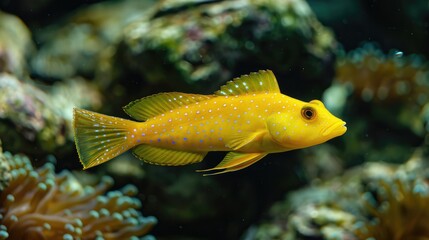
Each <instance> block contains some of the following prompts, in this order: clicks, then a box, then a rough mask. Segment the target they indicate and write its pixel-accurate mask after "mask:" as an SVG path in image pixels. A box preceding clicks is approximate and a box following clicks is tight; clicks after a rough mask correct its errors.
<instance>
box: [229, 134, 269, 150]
mask: <svg viewBox="0 0 429 240" xmlns="http://www.w3.org/2000/svg"><path fill="white" fill-rule="evenodd" d="M265 133H266V132H265V131H257V132H248V133H246V132H242V133H237V134H233V135H232V136H231V138H230V139H229V141H227V143H226V146H227V147H229V148H231V149H232V150H238V149H240V148H242V147H244V146H245V145H247V144H248V143H250V142H252V141H255V140H256V139H258V138H259V137H263V135H264V134H265Z"/></svg>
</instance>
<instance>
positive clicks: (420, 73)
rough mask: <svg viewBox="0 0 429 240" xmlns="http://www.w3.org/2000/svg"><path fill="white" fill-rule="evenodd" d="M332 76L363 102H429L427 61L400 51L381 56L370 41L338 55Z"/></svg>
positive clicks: (419, 104)
mask: <svg viewBox="0 0 429 240" xmlns="http://www.w3.org/2000/svg"><path fill="white" fill-rule="evenodd" d="M335 78H336V80H337V81H338V82H340V83H348V84H350V85H351V86H352V89H353V93H354V94H355V95H357V96H360V97H361V98H362V99H363V100H364V101H386V102H393V103H397V102H402V101H411V102H412V103H413V104H417V105H418V106H420V107H422V106H423V105H424V104H426V103H427V102H428V101H429V64H428V63H426V62H424V61H423V59H422V58H421V57H419V56H417V55H409V56H404V55H403V53H402V52H400V51H391V52H389V53H388V54H387V55H384V54H383V53H382V52H381V51H380V50H379V49H377V48H376V47H375V45H373V44H366V45H364V46H363V47H362V48H359V49H356V50H354V51H351V52H349V53H348V54H347V55H346V56H345V57H342V58H340V59H339V60H338V62H337V67H336V76H335Z"/></svg>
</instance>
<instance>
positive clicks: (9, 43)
mask: <svg viewBox="0 0 429 240" xmlns="http://www.w3.org/2000/svg"><path fill="white" fill-rule="evenodd" d="M33 49H34V46H33V42H32V40H31V33H30V31H29V30H28V28H27V27H26V26H25V24H24V23H23V22H22V21H21V20H20V19H19V18H17V17H15V16H13V15H11V14H7V13H4V12H2V11H0V72H8V73H11V74H14V75H16V76H19V77H23V76H24V75H25V74H26V68H27V66H26V58H27V57H28V55H29V54H30V53H31V51H32V50H33Z"/></svg>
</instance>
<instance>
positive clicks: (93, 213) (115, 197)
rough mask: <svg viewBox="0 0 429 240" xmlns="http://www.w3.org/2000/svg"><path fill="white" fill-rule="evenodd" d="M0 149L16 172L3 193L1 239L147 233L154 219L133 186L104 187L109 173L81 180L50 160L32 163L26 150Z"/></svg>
mask: <svg viewBox="0 0 429 240" xmlns="http://www.w3.org/2000/svg"><path fill="white" fill-rule="evenodd" d="M0 154H1V155H2V156H3V157H4V158H6V159H7V161H8V162H9V163H10V165H11V175H12V177H11V180H10V183H9V185H8V186H7V187H6V188H5V189H4V190H3V191H2V192H1V193H0V203H1V204H0V239H22V240H26V239H28V240H30V239H31V240H35V239H52V240H60V239H70V240H71V239H82V240H83V239H88V240H89V239H106V240H107V239H112V240H113V239H143V238H138V237H142V236H144V235H146V234H147V233H148V232H149V231H150V229H151V228H152V227H153V225H154V224H156V221H157V220H156V218H154V217H143V216H142V214H141V213H140V212H139V211H138V209H139V208H140V207H141V203H140V201H139V200H137V199H136V198H134V197H133V196H135V195H136V194H137V190H136V188H135V187H134V186H131V185H128V186H125V187H124V188H122V189H121V190H116V191H110V192H107V193H106V191H107V189H108V188H109V187H111V186H112V183H113V180H112V179H111V178H104V179H103V180H102V181H101V182H100V183H99V184H98V185H97V186H94V187H89V186H82V185H81V183H79V181H78V180H77V179H76V178H75V177H74V176H73V175H72V174H71V173H70V172H68V171H66V170H64V171H62V172H61V173H60V174H55V172H54V166H53V165H52V164H49V163H47V164H45V165H44V166H42V167H40V168H37V169H34V168H33V167H32V166H31V163H30V161H29V159H28V158H27V157H25V156H22V155H12V154H10V153H8V152H6V153H0ZM148 239H153V238H152V237H150V236H148Z"/></svg>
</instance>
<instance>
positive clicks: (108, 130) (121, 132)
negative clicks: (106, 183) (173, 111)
mask: <svg viewBox="0 0 429 240" xmlns="http://www.w3.org/2000/svg"><path fill="white" fill-rule="evenodd" d="M137 124H138V122H133V121H130V120H125V119H122V118H117V117H111V116H107V115H103V114H99V113H95V112H91V111H87V110H83V109H78V108H75V109H74V110H73V128H74V134H75V143H76V148H77V152H78V154H79V158H80V162H81V163H82V165H83V169H87V168H90V167H93V166H96V165H99V164H102V163H104V162H107V161H109V160H110V159H112V158H114V157H116V156H118V155H120V154H122V153H123V152H125V151H127V150H128V149H130V148H132V147H134V144H135V143H134V142H133V141H132V140H131V138H130V137H129V135H130V132H131V130H130V129H134V128H135V127H136V125H137Z"/></svg>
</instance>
